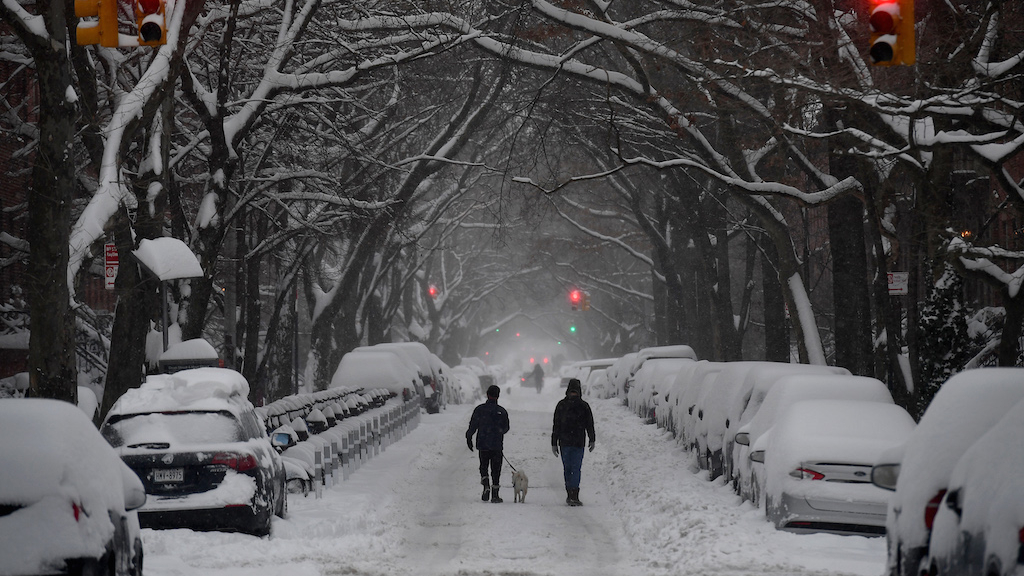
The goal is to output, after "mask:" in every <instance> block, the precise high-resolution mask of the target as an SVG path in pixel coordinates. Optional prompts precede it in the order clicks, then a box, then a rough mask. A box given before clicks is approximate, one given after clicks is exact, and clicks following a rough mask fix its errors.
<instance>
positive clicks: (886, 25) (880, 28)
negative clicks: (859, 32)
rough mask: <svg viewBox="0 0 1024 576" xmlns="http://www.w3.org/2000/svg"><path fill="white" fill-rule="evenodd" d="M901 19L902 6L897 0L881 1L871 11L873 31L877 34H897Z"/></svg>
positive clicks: (869, 20)
mask: <svg viewBox="0 0 1024 576" xmlns="http://www.w3.org/2000/svg"><path fill="white" fill-rule="evenodd" d="M899 18H900V5H899V3H898V2H896V0H887V1H881V2H878V3H876V4H875V6H874V8H872V9H871V17H870V18H869V19H868V22H869V23H870V24H871V31H872V32H874V33H876V34H895V33H896V24H897V23H898V22H899Z"/></svg>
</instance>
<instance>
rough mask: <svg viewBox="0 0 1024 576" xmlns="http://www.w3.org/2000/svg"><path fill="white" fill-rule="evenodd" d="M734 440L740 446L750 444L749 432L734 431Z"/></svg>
mask: <svg viewBox="0 0 1024 576" xmlns="http://www.w3.org/2000/svg"><path fill="white" fill-rule="evenodd" d="M734 440H735V441H736V443H737V444H739V445H741V446H750V434H749V433H748V432H738V433H736V436H735V438H734Z"/></svg>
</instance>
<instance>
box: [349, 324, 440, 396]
mask: <svg viewBox="0 0 1024 576" xmlns="http://www.w3.org/2000/svg"><path fill="white" fill-rule="evenodd" d="M379 349H383V350H389V351H395V352H398V353H399V354H401V355H402V356H403V357H404V358H405V359H406V360H407V361H408V362H410V363H411V364H412V365H413V366H414V367H415V369H416V373H417V375H418V376H419V378H420V380H421V381H422V382H423V390H424V393H425V397H424V408H426V410H427V412H428V413H431V414H434V413H437V412H439V411H441V410H443V409H444V408H445V406H446V405H447V397H446V396H445V393H444V379H443V378H441V377H440V374H438V373H437V372H436V369H437V368H438V367H440V365H439V364H438V363H439V362H440V360H437V361H436V362H435V357H434V355H433V354H432V353H431V352H430V350H429V349H428V348H427V346H426V344H423V343H422V342H384V343H381V344H374V345H373V346H360V347H358V348H356V349H355V351H367V350H369V351H376V350H379Z"/></svg>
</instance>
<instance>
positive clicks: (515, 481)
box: [512, 470, 530, 502]
mask: <svg viewBox="0 0 1024 576" xmlns="http://www.w3.org/2000/svg"><path fill="white" fill-rule="evenodd" d="M529 487H530V479H529V478H527V477H526V472H523V471H522V470H516V471H515V472H513V473H512V491H513V497H512V501H513V502H526V490H527V489H528V488H529Z"/></svg>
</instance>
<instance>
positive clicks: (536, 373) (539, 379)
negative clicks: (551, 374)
mask: <svg viewBox="0 0 1024 576" xmlns="http://www.w3.org/2000/svg"><path fill="white" fill-rule="evenodd" d="M532 376H533V385H534V386H536V387H537V392H538V393H539V392H540V391H541V389H543V388H544V369H543V368H541V367H540V364H534V365H533V373H532Z"/></svg>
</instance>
